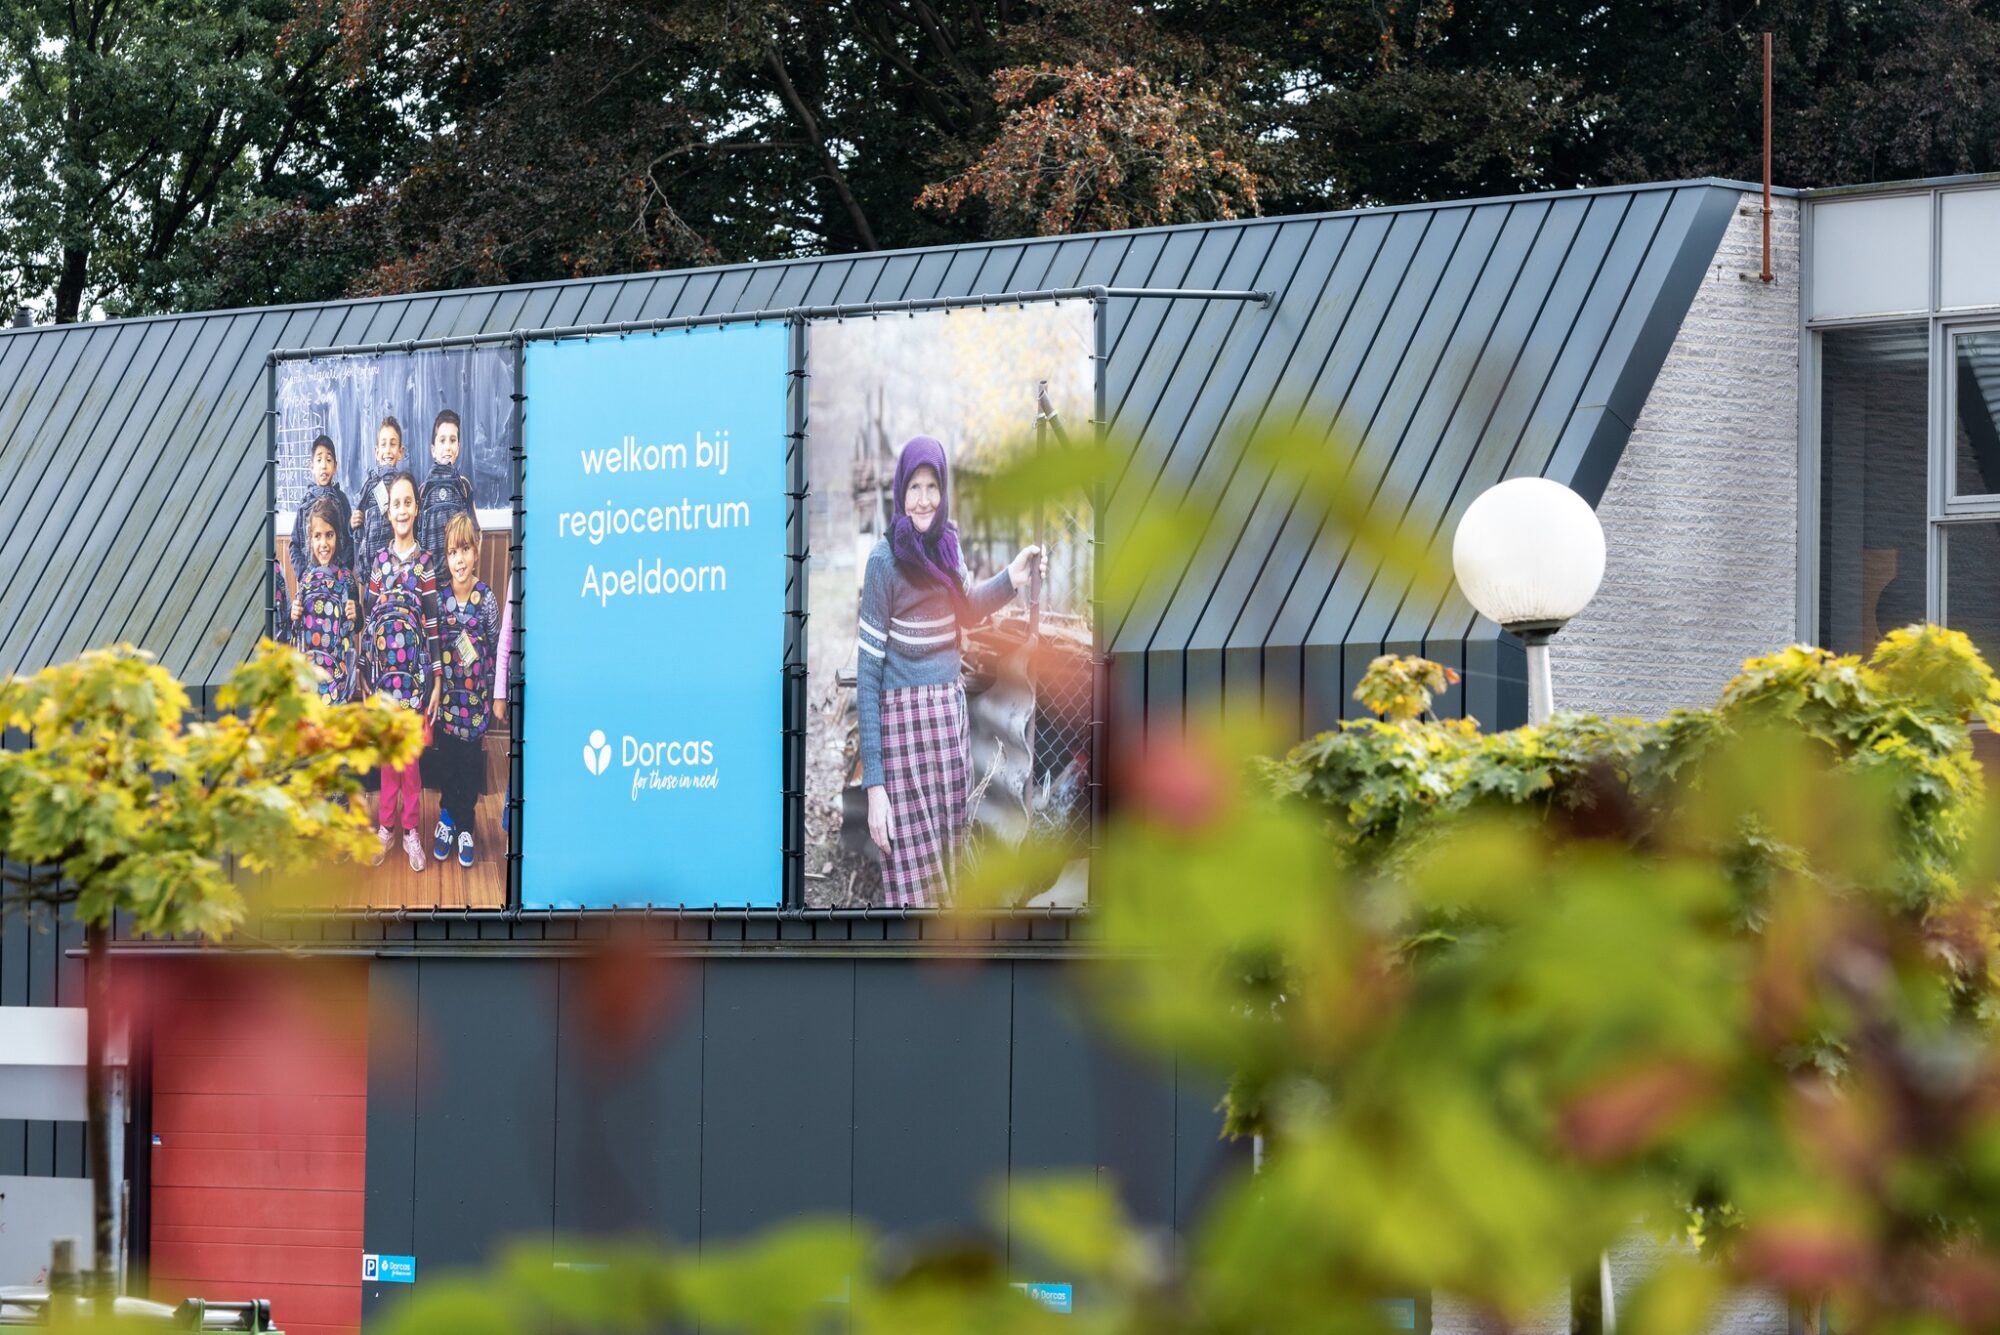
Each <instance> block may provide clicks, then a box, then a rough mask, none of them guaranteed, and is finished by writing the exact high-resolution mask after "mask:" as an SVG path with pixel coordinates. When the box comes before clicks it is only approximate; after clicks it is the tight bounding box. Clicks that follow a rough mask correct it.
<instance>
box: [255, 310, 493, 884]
mask: <svg viewBox="0 0 2000 1335" xmlns="http://www.w3.org/2000/svg"><path fill="white" fill-rule="evenodd" d="M275 376H276V385H275V391H276V400H277V418H276V422H275V434H274V442H273V445H274V456H273V467H274V479H275V484H276V493H277V506H276V510H275V513H274V515H273V524H274V527H275V529H276V544H275V550H276V560H277V567H276V569H275V570H274V571H273V572H272V576H273V584H274V588H275V592H276V607H275V609H274V611H275V617H274V621H275V629H276V631H277V634H278V636H279V638H281V639H285V640H287V641H289V642H290V643H292V644H295V645H297V646H298V648H299V649H301V650H302V651H303V652H304V653H305V654H306V655H307V656H308V657H310V658H311V659H312V660H313V662H314V663H315V664H316V665H317V666H318V667H319V668H320V670H321V671H322V672H323V673H324V674H325V677H326V680H325V682H324V684H323V686H322V688H321V689H322V690H324V691H325V692H326V693H327V695H328V696H329V697H330V698H336V699H341V700H348V699H355V698H359V697H361V696H364V695H367V694H370V693H374V692H379V693H383V694H387V695H389V696H391V697H393V698H394V699H396V700H397V701H399V702H401V703H402V704H404V705H406V706H407V707H408V708H410V709H411V710H413V711H416V712H417V713H419V714H421V715H422V716H423V718H424V724H425V735H426V737H427V739H428V741H427V745H426V747H425V749H424V752H423V755H422V757H421V758H420V759H419V760H418V761H417V762H416V763H414V764H411V765H409V766H406V767H405V768H403V769H400V770H391V769H384V770H382V771H380V772H379V774H377V775H376V776H374V779H373V781H372V782H371V785H370V786H371V788H372V789H373V791H372V792H371V794H370V798H369V800H370V801H371V802H373V803H374V804H375V810H374V813H373V814H374V816H375V818H376V837H377V840H378V851H377V856H376V859H375V862H374V865H373V866H372V867H368V868H362V869H360V873H359V874H358V875H354V876H351V877H343V878H340V879H339V881H338V883H337V884H336V883H334V882H332V881H330V882H329V887H328V894H327V896H326V899H325V901H324V906H325V907H357V908H385V909H392V908H424V907H437V908H460V907H463V908H501V907H504V906H505V904H506V902H507V849H508V834H507V831H506V829H505V828H504V821H503V817H504V813H505V809H506V801H507V774H508V742H507V733H508V723H507V655H508V648H509V644H510V641H511V638H512V636H511V624H510V623H511V617H510V615H509V607H510V604H511V590H510V587H509V585H510V580H509V576H510V572H511V570H512V554H511V552H510V550H509V547H510V544H511V541H512V537H513V522H514V520H513V506H512V499H511V498H512V491H513V485H512V478H513V460H514V454H515V449H516V445H517V439H518V432H519V423H518V418H517V416H516V414H515V393H516V362H515V357H514V354H513V351H512V349H509V348H505V347H481V348H459V349H445V350H438V351H425V352H409V353H384V354H379V355H353V356H333V357H321V358H313V359H309V360H297V361H281V362H279V363H278V364H277V367H276V370H275Z"/></svg>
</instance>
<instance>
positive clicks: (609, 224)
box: [0, 0, 2000, 318]
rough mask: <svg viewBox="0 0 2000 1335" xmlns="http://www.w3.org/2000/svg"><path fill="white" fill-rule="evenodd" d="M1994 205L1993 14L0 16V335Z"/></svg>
mask: <svg viewBox="0 0 2000 1335" xmlns="http://www.w3.org/2000/svg"><path fill="white" fill-rule="evenodd" d="M1766 28H1769V29H1770V30H1772V31H1773V32H1774V33H1775V34H1776V49H1777V60H1776V64H1777V78H1776V85H1777V107H1776V133H1775V149H1776V161H1777V176H1778V179H1779V181H1780V182H1783V183H1788V184H1793V185H1823V184H1835V183H1850V182H1856V181H1869V180H1884V179H1897V178H1902V177H1912V176H1922V175H1936V174H1943V173H1952V172H1965V171H1986V170H1993V169H1995V168H2000V82H1996V81H2000V74H1997V73H1996V71H2000V6H1996V4H1995V3H1994V0H1883V2H1882V3H1877V4H1869V5H1865V6H1856V5H1852V4H1845V3H1834V0H1760V3H1756V4H1749V3H1723V2H1721V0H1670V2H1668V3H1661V4H1648V5H1605V4H1601V3H1584V2H1583V0H1550V2H1549V3H1537V4H1532V5H1530V4H1525V3H1520V2H1519V0H1510V2H1509V3H1496V4H1481V5H1466V4H1455V3H1451V0H1409V3H1398V4H1388V5H1384V4H1375V3H1356V2H1355V0H1334V2H1333V3H1323V2H1311V3H1303V2H1302V3H1292V4H1285V5H1270V4H1264V3H1250V2H1248V0H1216V3H1205V4H1193V3H1188V2H1187V0H1153V2H1152V3H1147V4H1138V5H1134V4H1126V3H1118V2H1117V0H1039V2H1037V3H1026V2H1025V0H1001V3H997V4H986V3H975V2H974V0H853V3H848V4H843V5H784V4H779V3H777V2H776V0H659V2H657V3H643V4H642V3H635V0H547V3H541V4H533V5H523V4H518V3H515V2H514V0H227V2H226V3H225V2H222V0H200V2H199V3H187V4H179V5H171V6H162V5H160V4H157V3H150V2H149V0H109V2H108V3H105V4H99V5H88V6H83V7H76V8H73V7H69V6H66V5H63V4H56V3H54V2H53V0H21V2H20V3H14V4H11V5H0V77H4V78H6V80H7V81H8V82H7V86H8V88H9V90H10V92H9V96H8V98H7V100H6V106H5V111H4V114H0V180H4V181H5V182H6V187H5V189H6V195H5V199H6V204H5V209H6V217H7V220H8V222H9V229H8V255H9V262H8V274H9V278H10V282H11V285H12V288H13V291H14V292H15V294H16V295H17V297H18V298H21V299H29V300H33V301H35V302H37V303H39V304H40V305H42V306H43V307H45V308H46V310H47V311H49V312H53V313H55V314H57V315H58V316H60V317H62V318H71V317H73V316H74V315H75V314H76V313H77V312H78V311H81V310H86V309H88V307H89V306H90V304H91V303H92V302H97V303H101V304H102V305H104V306H105V308H106V309H107V310H110V311H112V312H113V313H123V312H139V311H149V310H160V309H175V308H178V309H198V308H202V307H213V306H227V305H239V304H258V303H265V302H270V301H274V300H322V299H327V298H331V297H336V296H342V295H355V294H367V293H376V292H397V291H412V290H421V289H435V288H443V287H451V286H464V285H468V284H476V283H490V282H503V281H505V282H519V281H529V280H546V279H551V278H566V277H575V276H581V275H590V274H602V273H615V272H626V271H635V270H644V269H649V268H658V267H664V266H678V265H686V264H698V263H706V262H710V261H714V260H743V259H771V258H777V257H781V256H787V255H794V254H815V253H842V252H851V251H857V250H870V249H875V248H880V247H891V246H913V245H930V244H939V243H947V242H954V241H967V240H974V239H979V238H982V237H1001V236H1015V235H1023V234H1030V233H1046V232H1052V231H1070V230H1074V231H1091V230H1097V229H1102V228H1107V227H1116V226H1127V225H1137V224H1144V223H1151V222H1175V221H1186V220H1191V219H1203V218H1220V217H1228V216H1232V215H1242V214H1247V213H1254V212H1257V211H1259V210H1263V211H1270V212H1277V213H1286V212H1296V211H1299V210H1306V209H1324V208H1329V207H1346V206H1352V205H1362V204H1379V203H1402V202H1407V201H1411V200H1422V199H1439V198H1451V197H1460V196H1465V195H1480V194H1508V193H1513V192H1516V191H1521V190H1530V189H1552V188H1565V187H1571V186H1590V185H1607V184H1616V183H1620V182H1630V181H1637V180H1658V179H1671V178H1679V177H1688V176H1699V175H1710V174H1714V175H1723V176H1730V177H1736V178H1739V179H1741V178H1753V177H1754V176H1755V175H1756V174H1757V172H1758V170H1759V165H1760V164H1759V156H1758V153H1759V144H1760V136H1759V132H1758V118H1759V114H1760V113H1759V104H1760V97H1761V78H1760V68H1759V66H1760V61H1759V38H1758V34H1759V33H1760V32H1761V31H1762V30H1764V29H1766Z"/></svg>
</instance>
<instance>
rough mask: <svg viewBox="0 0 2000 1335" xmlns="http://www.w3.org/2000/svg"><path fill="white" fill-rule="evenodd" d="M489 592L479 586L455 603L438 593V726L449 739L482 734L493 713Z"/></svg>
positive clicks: (494, 653)
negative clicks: (441, 686) (440, 688)
mask: <svg viewBox="0 0 2000 1335" xmlns="http://www.w3.org/2000/svg"><path fill="white" fill-rule="evenodd" d="M492 613H493V591H492V590H491V589H489V588H487V587H486V586H485V585H484V584H480V585H478V586H477V587H475V588H474V589H473V591H472V597H470V598H469V599H467V600H466V601H465V602H462V603H461V602H459V601H458V600H457V599H456V598H454V597H453V596H452V594H451V592H450V591H449V590H445V591H443V592H440V593H439V594H438V639H439V641H440V646H439V653H440V654H442V655H443V657H444V696H443V699H442V702H441V706H440V708H439V711H438V722H439V723H440V724H442V725H443V727H444V730H445V731H446V732H448V733H450V734H451V735H452V736H453V737H459V738H463V739H464V740H466V741H474V740H477V739H478V738H480V737H484V736H485V735H486V722H487V719H488V717H489V716H490V715H491V713H492V711H493V669H494V664H495V661H496V659H497V651H498V648H499V646H498V644H497V643H496V641H497V639H498V635H497V633H496V630H495V625H494V619H493V615H492Z"/></svg>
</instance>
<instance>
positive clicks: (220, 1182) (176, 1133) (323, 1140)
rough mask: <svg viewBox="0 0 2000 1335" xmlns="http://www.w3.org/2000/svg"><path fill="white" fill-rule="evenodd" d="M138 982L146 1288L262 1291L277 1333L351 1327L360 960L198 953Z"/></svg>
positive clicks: (362, 993) (359, 1136)
mask: <svg viewBox="0 0 2000 1335" xmlns="http://www.w3.org/2000/svg"><path fill="white" fill-rule="evenodd" d="M153 982H154V992H153V996H152V997H151V1002H152V1004H151V1006H150V1007H149V1009H150V1011H151V1013H152V1015H153V1017H154V1019H153V1134H154V1136H155V1138H156V1142H155V1144H154V1147H153V1151H152V1154H153V1185H152V1207H153V1218H152V1266H151V1271H150V1273H151V1284H152V1296H153V1297H155V1298H157V1299H159V1300H160V1301H162V1302H179V1301H180V1300H181V1299H182V1298H184V1297H187V1296H189V1295H190V1294H199V1295H200V1296H202V1297H205V1298H218V1299H243V1298H269V1299H270V1300H271V1304H272V1317H273V1319H274V1320H276V1322H277V1324H278V1325H279V1327H280V1328H281V1329H283V1330H285V1331H286V1332H287V1335H333V1333H334V1332H354V1331H358V1330H359V1329H360V1326H361V1218H362V1205H363V1200H364V1191H365V1187H366V1180H365V1173H366V1164H367V1153H366V1127H367V1114H368V1051H367V1034H368V969H367V965H366V964H365V963H362V962H358V961H355V962H350V961H336V960H316V961H298V960H292V961H278V962H264V961H256V962H250V961H229V960H216V961H207V960H203V961H197V962H191V963H189V964H186V965H177V966H175V967H173V968H171V969H167V970H162V971H161V973H160V974H159V975H157V976H156V977H155V979H154V980H153Z"/></svg>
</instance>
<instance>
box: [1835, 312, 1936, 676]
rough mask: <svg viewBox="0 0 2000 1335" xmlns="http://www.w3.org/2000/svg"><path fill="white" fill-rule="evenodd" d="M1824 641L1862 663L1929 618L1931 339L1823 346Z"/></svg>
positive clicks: (1881, 331) (1874, 335) (1879, 330)
mask: <svg viewBox="0 0 2000 1335" xmlns="http://www.w3.org/2000/svg"><path fill="white" fill-rule="evenodd" d="M1819 388H1820V398H1819V424H1820V482H1819V497H1820V517H1819V520H1820V522H1819V542H1820V551H1819V625H1820V632H1819V639H1820V642H1821V643H1822V644H1824V645H1826V646H1827V647H1828V648H1830V649H1835V650H1838V651H1840V652H1842V653H1866V652H1868V651H1869V650H1870V649H1872V648H1874V646H1875V643H1876V641H1878V640H1880V639H1881V638H1882V634H1883V632H1885V631H1890V630H1894V629H1895V628H1896V627H1898V626H1907V625H1909V624H1910V623H1911V622H1913V621H1922V620H1924V619H1925V609H1926V606H1927V602H1926V596H1925V586H1926V580H1925V567H1926V550H1927V547H1926V544H1927V542H1928V538H1929V532H1928V527H1929V520H1930V506H1929V486H1928V478H1929V467H1928V459H1929V443H1928V440H1929V431H1928V416H1929V414H1928V411H1927V405H1928V403H1929V399H1930V329H1929V326H1928V324H1927V323H1926V322H1925V321H1922V320H1909V321H1903V322H1900V323H1897V324H1889V325H1873V326H1868V327H1864V328H1857V329H1829V330H1826V331H1824V332H1822V333H1821V334H1820V335H1819Z"/></svg>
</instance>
